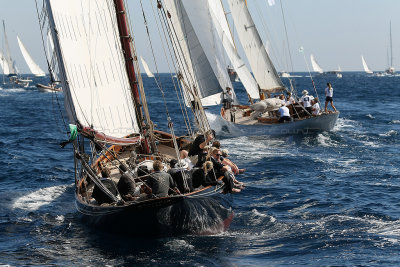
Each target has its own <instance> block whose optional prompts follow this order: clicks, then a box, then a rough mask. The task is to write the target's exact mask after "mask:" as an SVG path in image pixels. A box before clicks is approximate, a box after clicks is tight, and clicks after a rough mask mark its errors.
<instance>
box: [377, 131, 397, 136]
mask: <svg viewBox="0 0 400 267" xmlns="http://www.w3.org/2000/svg"><path fill="white" fill-rule="evenodd" d="M397 134H398V133H397V131H395V130H390V131H388V132H386V133H383V134H379V135H380V136H393V135H397Z"/></svg>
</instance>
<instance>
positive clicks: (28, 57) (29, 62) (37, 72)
mask: <svg viewBox="0 0 400 267" xmlns="http://www.w3.org/2000/svg"><path fill="white" fill-rule="evenodd" d="M17 41H18V45H19V48H20V50H21V53H22V56H23V57H24V59H25V62H26V64H27V65H28V67H29V69H30V71H31V72H32V74H33V75H35V76H36V77H43V76H45V75H46V74H45V73H44V71H43V70H42V69H41V68H40V67H39V65H38V64H36V63H35V61H34V60H33V58H32V57H31V55H30V54H29V53H28V51H27V50H26V48H25V46H24V44H23V43H22V41H21V39H20V38H19V37H18V35H17Z"/></svg>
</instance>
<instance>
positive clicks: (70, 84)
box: [47, 0, 139, 137]
mask: <svg viewBox="0 0 400 267" xmlns="http://www.w3.org/2000/svg"><path fill="white" fill-rule="evenodd" d="M50 5H51V8H50ZM47 6H48V8H47V10H48V13H49V17H50V24H51V28H52V36H53V41H54V46H55V49H56V54H57V56H58V57H59V62H61V64H60V66H59V68H60V78H61V83H62V87H63V92H64V94H65V101H64V102H65V108H66V110H67V112H68V115H69V118H70V120H71V121H72V122H76V121H79V122H80V123H81V124H82V125H83V126H90V127H92V128H93V129H95V130H97V131H99V132H102V133H104V134H106V135H110V136H114V137H124V136H126V135H128V134H131V133H138V132H139V127H138V123H137V119H136V114H135V105H134V102H133V99H132V93H131V88H130V85H129V80H128V75H127V70H126V68H125V61H124V56H123V51H122V49H121V43H120V38H119V32H118V25H117V21H116V16H115V14H116V12H115V7H114V3H113V1H112V0H97V1H78V0H69V1H63V0H47ZM60 60H61V61H60Z"/></svg>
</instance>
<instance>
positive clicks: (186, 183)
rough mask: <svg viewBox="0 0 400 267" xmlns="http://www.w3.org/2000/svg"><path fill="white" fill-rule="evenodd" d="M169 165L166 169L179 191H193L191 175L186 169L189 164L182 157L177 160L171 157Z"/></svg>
mask: <svg viewBox="0 0 400 267" xmlns="http://www.w3.org/2000/svg"><path fill="white" fill-rule="evenodd" d="M169 165H170V167H171V168H170V169H169V170H168V173H169V174H170V175H171V177H172V179H173V180H174V182H175V184H176V186H177V187H178V189H179V191H180V192H182V193H189V192H191V191H193V186H192V177H191V173H190V171H189V170H188V167H189V164H188V163H187V162H186V161H184V160H182V159H180V160H179V161H177V160H176V159H172V160H171V161H170V162H169Z"/></svg>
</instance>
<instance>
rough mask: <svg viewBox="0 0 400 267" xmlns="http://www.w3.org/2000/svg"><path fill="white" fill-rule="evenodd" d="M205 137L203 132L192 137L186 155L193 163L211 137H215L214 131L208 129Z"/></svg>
mask: <svg viewBox="0 0 400 267" xmlns="http://www.w3.org/2000/svg"><path fill="white" fill-rule="evenodd" d="M205 135H206V136H207V139H205V137H204V135H203V134H200V135H198V136H197V137H196V139H194V141H193V143H192V145H191V147H190V149H189V154H188V156H189V157H190V160H191V161H192V163H193V164H196V163H197V160H198V158H199V156H201V154H203V149H204V147H205V146H206V145H207V144H208V143H209V142H210V141H211V140H212V139H213V138H215V131H214V130H210V131H208V132H207V133H206V134H205Z"/></svg>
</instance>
